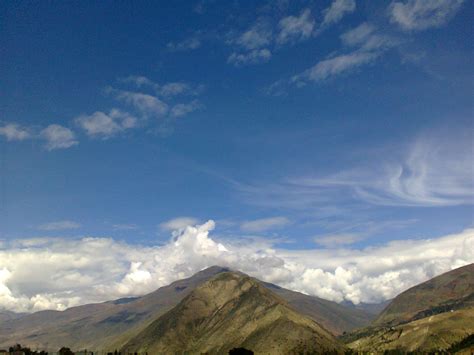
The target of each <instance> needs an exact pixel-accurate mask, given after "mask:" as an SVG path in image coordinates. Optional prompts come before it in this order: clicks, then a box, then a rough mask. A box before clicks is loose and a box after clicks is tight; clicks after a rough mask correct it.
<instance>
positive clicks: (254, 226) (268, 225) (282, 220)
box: [240, 217, 290, 232]
mask: <svg viewBox="0 0 474 355" xmlns="http://www.w3.org/2000/svg"><path fill="white" fill-rule="evenodd" d="M288 224H290V220H289V219H288V218H286V217H271V218H260V219H255V220H253V221H245V222H243V223H242V224H241V225H240V229H242V230H243V231H246V232H262V231H266V230H269V229H275V228H281V227H284V226H286V225H288Z"/></svg>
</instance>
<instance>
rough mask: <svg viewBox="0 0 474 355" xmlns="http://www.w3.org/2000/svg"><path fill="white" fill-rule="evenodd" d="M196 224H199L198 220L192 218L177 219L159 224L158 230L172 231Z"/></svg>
mask: <svg viewBox="0 0 474 355" xmlns="http://www.w3.org/2000/svg"><path fill="white" fill-rule="evenodd" d="M197 223H199V220H198V219H197V218H194V217H177V218H173V219H170V220H168V221H165V222H162V223H160V228H161V229H163V230H167V231H174V230H180V229H183V228H185V227H187V226H191V225H194V224H197Z"/></svg>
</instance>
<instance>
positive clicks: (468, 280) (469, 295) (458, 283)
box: [374, 264, 474, 325]
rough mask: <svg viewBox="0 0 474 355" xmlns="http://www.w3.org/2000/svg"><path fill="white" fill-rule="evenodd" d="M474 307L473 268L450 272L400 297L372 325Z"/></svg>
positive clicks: (468, 267)
mask: <svg viewBox="0 0 474 355" xmlns="http://www.w3.org/2000/svg"><path fill="white" fill-rule="evenodd" d="M467 305H472V306H474V264H470V265H466V266H464V267H460V268H458V269H455V270H452V271H450V272H447V273H445V274H442V275H440V276H437V277H435V278H433V279H431V280H428V281H426V282H424V283H422V284H420V285H417V286H415V287H412V288H410V289H408V290H406V291H405V292H403V293H401V294H400V295H398V296H397V297H395V298H394V299H393V301H392V302H391V303H390V304H389V305H388V306H387V307H386V308H385V309H384V310H383V311H382V313H381V314H380V315H379V316H378V317H377V319H376V320H375V322H374V324H375V325H383V324H387V325H396V324H400V323H403V322H407V321H410V320H415V319H420V318H423V317H426V316H428V315H433V314H436V313H441V312H443V311H447V310H451V309H456V308H463V307H465V306H467Z"/></svg>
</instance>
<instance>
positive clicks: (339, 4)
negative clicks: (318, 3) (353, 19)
mask: <svg viewBox="0 0 474 355" xmlns="http://www.w3.org/2000/svg"><path fill="white" fill-rule="evenodd" d="M355 9H356V2H355V0H334V1H333V2H332V3H331V5H330V6H329V7H328V8H326V9H325V10H324V11H323V13H324V19H323V22H322V25H321V27H326V26H329V25H331V24H334V23H336V22H339V21H340V20H341V19H342V18H343V17H344V16H345V15H346V14H349V13H351V12H354V11H355Z"/></svg>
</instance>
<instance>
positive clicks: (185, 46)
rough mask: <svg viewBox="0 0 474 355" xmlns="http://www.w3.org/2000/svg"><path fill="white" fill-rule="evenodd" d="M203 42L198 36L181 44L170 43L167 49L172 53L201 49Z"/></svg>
mask: <svg viewBox="0 0 474 355" xmlns="http://www.w3.org/2000/svg"><path fill="white" fill-rule="evenodd" d="M201 45H202V41H201V39H200V38H199V37H198V36H193V37H190V38H186V39H184V40H183V41H181V42H169V43H168V44H167V45H166V48H167V49H168V50H169V51H170V52H185V51H190V50H194V49H198V48H199V47H201Z"/></svg>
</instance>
